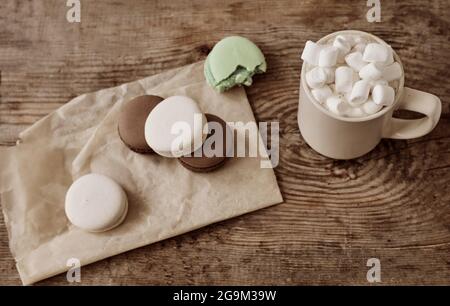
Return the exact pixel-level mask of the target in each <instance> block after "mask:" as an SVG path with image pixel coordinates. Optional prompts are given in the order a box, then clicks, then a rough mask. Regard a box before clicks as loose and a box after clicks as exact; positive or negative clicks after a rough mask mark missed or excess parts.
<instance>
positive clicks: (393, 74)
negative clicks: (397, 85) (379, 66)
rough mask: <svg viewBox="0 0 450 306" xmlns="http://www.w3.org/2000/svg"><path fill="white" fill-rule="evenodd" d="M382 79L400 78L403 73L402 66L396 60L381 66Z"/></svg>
mask: <svg viewBox="0 0 450 306" xmlns="http://www.w3.org/2000/svg"><path fill="white" fill-rule="evenodd" d="M382 71H383V79H385V80H386V81H388V82H390V81H393V80H396V79H400V78H401V77H402V75H403V71H402V67H401V66H400V64H399V63H398V62H395V63H393V64H392V65H389V66H386V67H384V68H383V70H382Z"/></svg>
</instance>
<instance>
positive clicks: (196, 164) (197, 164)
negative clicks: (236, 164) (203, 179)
mask: <svg viewBox="0 0 450 306" xmlns="http://www.w3.org/2000/svg"><path fill="white" fill-rule="evenodd" d="M205 116H206V119H207V120H208V136H207V138H206V140H205V142H204V143H203V146H202V147H201V148H200V149H199V150H197V151H196V152H193V153H191V154H190V155H189V156H183V157H180V158H178V161H179V162H180V164H181V165H183V167H185V168H187V169H188V170H191V171H193V172H210V171H213V170H216V169H218V168H220V167H221V166H223V164H224V163H225V162H226V160H227V159H228V157H227V148H226V144H227V138H228V137H232V134H231V129H230V127H229V126H228V125H227V123H226V122H225V121H223V120H222V119H221V118H219V117H217V116H215V115H211V114H205ZM213 122H215V123H218V124H219V125H220V126H221V129H222V139H221V140H220V141H218V140H217V139H211V137H212V136H213V135H214V134H215V133H216V132H217V131H216V130H215V129H216V128H217V125H215V124H211V123H213ZM230 144H231V141H230ZM206 148H208V149H212V151H213V152H207V153H209V154H206V155H205V151H206V150H207V149H206ZM200 150H201V152H200ZM214 152H220V153H219V154H218V155H219V156H211V155H212V153H214ZM208 156H211V157H208Z"/></svg>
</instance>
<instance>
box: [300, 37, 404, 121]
mask: <svg viewBox="0 0 450 306" xmlns="http://www.w3.org/2000/svg"><path fill="white" fill-rule="evenodd" d="M301 58H302V60H304V61H305V62H306V63H307V64H308V65H307V72H306V75H305V77H306V83H307V84H308V86H309V88H310V89H311V93H312V95H313V96H314V98H315V99H316V100H317V102H319V103H320V104H321V105H323V106H325V107H326V108H327V109H328V110H329V111H330V112H332V113H334V114H336V115H339V116H344V117H365V116H368V115H372V114H375V113H376V112H378V111H380V110H381V109H382V108H383V106H390V105H392V104H393V103H394V100H395V90H394V88H393V87H392V86H393V84H394V81H395V80H398V79H400V78H401V77H402V75H403V71H402V67H401V66H400V64H399V63H398V62H395V61H394V56H393V51H392V48H391V47H390V46H389V45H387V44H381V43H374V42H369V41H367V40H366V39H365V38H363V37H361V36H358V35H338V36H336V38H335V39H334V40H333V41H332V43H328V44H317V43H314V42H312V41H307V42H306V45H305V48H304V50H303V53H302V56H301ZM308 68H309V69H308Z"/></svg>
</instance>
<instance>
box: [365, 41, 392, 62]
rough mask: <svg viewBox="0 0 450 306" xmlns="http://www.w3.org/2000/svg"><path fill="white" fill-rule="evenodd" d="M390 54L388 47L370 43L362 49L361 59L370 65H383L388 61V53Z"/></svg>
mask: <svg viewBox="0 0 450 306" xmlns="http://www.w3.org/2000/svg"><path fill="white" fill-rule="evenodd" d="M391 52H392V50H391V49H390V48H389V47H388V46H385V45H382V44H378V43H370V44H368V45H367V46H366V49H364V54H363V59H364V60H365V61H366V62H371V63H373V62H378V63H385V62H387V61H389V57H390V55H389V53H391Z"/></svg>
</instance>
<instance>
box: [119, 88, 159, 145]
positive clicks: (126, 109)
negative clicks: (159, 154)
mask: <svg viewBox="0 0 450 306" xmlns="http://www.w3.org/2000/svg"><path fill="white" fill-rule="evenodd" d="M163 100H164V99H163V98H161V97H158V96H152V95H144V96H139V97H136V98H134V99H132V100H130V101H129V102H127V103H126V104H125V105H124V106H123V108H122V110H121V112H120V115H119V120H118V129H119V136H120V138H121V139H122V141H123V143H124V144H125V145H126V146H127V147H128V148H130V149H131V150H133V151H135V152H137V153H154V151H153V150H152V148H150V146H149V145H148V144H147V141H146V140H145V121H146V120H147V117H148V115H149V114H150V112H151V111H152V110H153V109H154V108H155V107H156V105H158V104H159V103H160V102H161V101H163Z"/></svg>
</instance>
